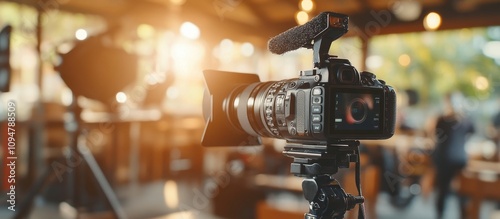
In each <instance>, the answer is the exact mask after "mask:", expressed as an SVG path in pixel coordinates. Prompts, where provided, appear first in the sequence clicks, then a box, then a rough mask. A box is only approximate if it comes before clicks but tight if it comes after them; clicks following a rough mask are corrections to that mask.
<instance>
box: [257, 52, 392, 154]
mask: <svg viewBox="0 0 500 219" xmlns="http://www.w3.org/2000/svg"><path fill="white" fill-rule="evenodd" d="M264 93H265V101H263V103H264V106H263V107H262V110H263V112H262V113H263V117H264V118H265V124H264V126H265V129H266V132H267V133H272V136H270V137H274V138H283V139H286V140H287V141H288V142H292V143H299V142H300V143H304V144H328V143H332V142H336V141H340V140H358V139H386V138H389V137H391V136H392V135H393V134H394V124H395V122H394V121H395V105H396V104H395V103H396V95H395V91H394V89H393V88H392V87H390V86H387V85H385V82H384V81H380V80H378V79H376V77H375V75H374V74H372V73H370V72H361V73H359V72H358V71H357V70H356V68H354V67H353V66H351V64H350V62H349V61H348V60H346V59H338V58H336V57H331V58H330V59H328V62H327V65H326V67H324V68H321V69H312V70H306V71H301V72H300V77H299V78H298V79H291V80H283V81H278V82H274V83H272V85H270V86H269V88H268V89H267V90H266V91H264Z"/></svg>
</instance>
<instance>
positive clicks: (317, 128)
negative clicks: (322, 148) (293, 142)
mask: <svg viewBox="0 0 500 219" xmlns="http://www.w3.org/2000/svg"><path fill="white" fill-rule="evenodd" d="M312 128H313V132H314V133H321V131H322V127H321V124H313V125H312Z"/></svg>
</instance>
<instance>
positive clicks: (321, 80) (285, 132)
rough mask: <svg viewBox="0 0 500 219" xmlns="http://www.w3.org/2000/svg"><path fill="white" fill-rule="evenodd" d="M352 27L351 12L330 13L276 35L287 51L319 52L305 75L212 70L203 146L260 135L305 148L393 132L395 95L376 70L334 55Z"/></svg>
mask: <svg viewBox="0 0 500 219" xmlns="http://www.w3.org/2000/svg"><path fill="white" fill-rule="evenodd" d="M347 30H348V17H347V16H346V15H343V14H338V13H333V12H324V13H322V14H320V15H318V16H317V17H315V18H313V19H312V20H311V21H309V22H308V23H306V24H304V25H302V26H297V27H294V28H292V29H289V30H288V31H286V32H284V33H281V34H280V35H278V36H276V37H274V38H272V39H271V40H270V41H269V43H268V47H269V50H270V51H271V52H273V53H276V54H282V53H285V52H288V51H291V50H295V49H298V48H300V47H305V48H311V49H313V62H314V68H313V69H310V70H303V71H300V74H299V77H298V78H294V79H285V80H281V81H269V82H260V80H259V77H258V75H256V74H242V73H233V72H224V71H216V70H205V71H204V77H205V81H206V88H207V89H206V91H205V96H204V104H203V105H204V106H203V111H204V116H205V120H206V127H205V132H204V134H203V138H202V145H204V146H242V145H259V144H260V143H261V139H260V137H270V138H280V139H285V140H286V141H287V143H291V144H301V145H326V146H328V145H331V144H337V143H339V142H343V141H350V140H360V139H387V138H390V137H391V136H392V135H393V134H394V128H395V115H396V93H395V91H394V89H393V88H392V87H391V86H389V85H387V84H386V83H385V82H384V81H383V80H379V79H377V78H376V76H375V74H373V73H370V72H366V71H362V72H359V71H358V70H357V69H356V68H354V67H353V66H352V65H351V63H350V62H349V60H347V59H341V58H338V57H336V56H332V55H329V54H328V52H329V49H330V45H331V43H332V42H333V41H334V40H336V39H338V38H339V37H341V36H342V35H344V34H345V33H346V32H347Z"/></svg>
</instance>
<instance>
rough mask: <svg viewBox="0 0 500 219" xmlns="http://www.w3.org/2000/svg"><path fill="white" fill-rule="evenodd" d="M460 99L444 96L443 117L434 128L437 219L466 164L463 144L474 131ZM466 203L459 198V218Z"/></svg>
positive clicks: (455, 95) (463, 211)
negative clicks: (462, 109) (454, 182)
mask: <svg viewBox="0 0 500 219" xmlns="http://www.w3.org/2000/svg"><path fill="white" fill-rule="evenodd" d="M462 100H463V98H462V96H461V95H460V94H458V93H454V94H447V95H446V96H445V98H444V104H445V110H444V114H443V115H441V116H439V117H438V119H437V122H436V126H435V137H436V146H435V149H434V153H433V154H432V161H433V163H434V167H435V170H436V177H435V180H436V182H435V183H436V184H435V185H436V186H437V190H438V196H437V203H436V207H437V217H438V218H443V213H444V212H445V206H446V198H447V197H448V195H449V193H450V190H451V182H452V180H453V178H454V177H455V176H457V175H458V174H460V172H461V171H462V169H463V168H464V167H465V166H466V164H467V154H466V152H465V142H466V140H467V138H468V136H469V135H470V134H472V133H474V132H475V128H474V126H473V124H472V122H471V121H470V120H469V119H468V118H467V117H466V115H464V114H463V113H460V111H459V110H460V108H459V107H460V106H462V104H461V103H462V102H461V101H462ZM464 202H465V200H464V199H463V198H461V197H460V207H461V215H462V216H464V215H465V208H464V204H465V203H464Z"/></svg>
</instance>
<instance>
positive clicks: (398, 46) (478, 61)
mask: <svg viewBox="0 0 500 219" xmlns="http://www.w3.org/2000/svg"><path fill="white" fill-rule="evenodd" d="M489 40H491V39H489V37H488V34H487V28H474V29H462V30H451V31H437V32H424V33H409V34H399V35H384V36H377V37H374V38H373V39H371V41H370V48H369V54H370V56H380V57H382V60H383V63H382V64H381V66H380V67H379V68H376V69H370V68H369V70H371V71H373V72H375V73H376V74H377V76H378V77H379V78H382V79H384V80H386V81H387V83H388V84H390V85H393V86H394V87H396V88H398V89H414V90H417V91H418V92H419V93H420V96H421V100H422V101H423V102H424V103H427V104H428V103H433V102H435V101H438V100H439V99H440V97H442V96H443V95H444V94H445V93H448V92H452V91H455V90H460V91H462V92H463V93H464V94H465V95H467V96H474V97H478V98H481V99H484V98H488V96H489V95H490V94H491V93H492V92H493V89H494V87H495V85H496V83H495V82H496V81H500V74H498V71H499V66H498V65H497V64H496V63H495V61H494V60H493V59H491V58H489V57H486V56H484V55H483V53H482V46H483V45H484V43H485V42H487V41H489ZM403 54H407V55H408V56H409V57H410V59H411V61H410V63H409V64H408V65H407V66H403V65H402V64H400V62H399V58H400V57H401V55H403ZM369 67H370V66H369ZM481 76H482V77H485V78H486V79H488V80H487V83H488V85H489V86H487V88H486V89H483V90H481V89H479V87H480V86H481V84H482V85H484V83H480V82H481V81H479V82H478V78H479V77H481ZM478 83H479V85H478ZM483 88H484V87H483Z"/></svg>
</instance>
